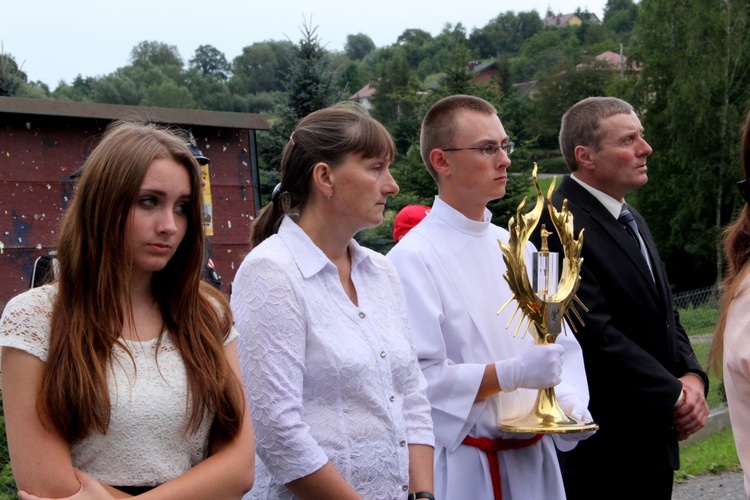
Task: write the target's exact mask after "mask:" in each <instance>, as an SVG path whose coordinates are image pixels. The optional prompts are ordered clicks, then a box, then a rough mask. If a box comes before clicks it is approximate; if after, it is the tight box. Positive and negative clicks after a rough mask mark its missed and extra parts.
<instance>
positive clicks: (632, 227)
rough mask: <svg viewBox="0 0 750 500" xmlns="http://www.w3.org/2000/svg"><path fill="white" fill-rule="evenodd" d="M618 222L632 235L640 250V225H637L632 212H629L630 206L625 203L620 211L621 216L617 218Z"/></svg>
mask: <svg viewBox="0 0 750 500" xmlns="http://www.w3.org/2000/svg"><path fill="white" fill-rule="evenodd" d="M617 222H619V223H620V224H622V225H623V226H625V229H627V231H628V234H629V235H630V237H631V238H633V240H635V244H636V245H638V248H639V249H640V248H641V242H640V240H639V239H638V225H637V224H636V223H635V217H633V214H631V213H630V210H628V206H627V205H626V204H624V203H623V205H622V209H621V210H620V216H619V217H618V218H617Z"/></svg>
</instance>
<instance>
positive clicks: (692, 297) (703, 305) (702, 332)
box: [674, 286, 721, 343]
mask: <svg viewBox="0 0 750 500" xmlns="http://www.w3.org/2000/svg"><path fill="white" fill-rule="evenodd" d="M720 299H721V287H720V286H711V287H706V288H699V289H697V290H692V291H690V292H683V293H679V294H676V295H675V296H674V306H675V308H676V309H677V311H678V312H679V313H680V323H682V326H683V327H685V330H686V331H687V332H688V335H689V336H690V338H691V341H692V342H694V343H696V342H697V343H701V342H706V341H710V336H711V334H712V333H713V331H714V327H715V326H716V320H717V319H718V317H719V301H720Z"/></svg>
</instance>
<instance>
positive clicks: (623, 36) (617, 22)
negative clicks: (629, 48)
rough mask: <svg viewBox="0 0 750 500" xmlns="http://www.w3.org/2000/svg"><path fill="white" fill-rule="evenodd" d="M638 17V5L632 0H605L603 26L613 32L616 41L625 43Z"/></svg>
mask: <svg viewBox="0 0 750 500" xmlns="http://www.w3.org/2000/svg"><path fill="white" fill-rule="evenodd" d="M637 18H638V5H636V3H635V2H634V1H633V0H607V5H606V6H605V7H604V20H603V23H602V25H603V27H604V28H606V29H608V30H610V31H612V33H614V34H615V36H616V38H617V41H620V42H623V43H627V42H628V39H629V37H630V33H631V32H632V31H633V27H634V26H635V21H636V19H637Z"/></svg>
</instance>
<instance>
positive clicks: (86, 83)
mask: <svg viewBox="0 0 750 500" xmlns="http://www.w3.org/2000/svg"><path fill="white" fill-rule="evenodd" d="M96 82H97V79H96V78H93V77H90V76H87V77H85V78H84V77H83V76H81V74H80V73H79V74H78V76H76V77H75V79H74V80H73V82H72V83H71V84H70V85H68V84H67V83H65V82H64V81H61V82H60V84H59V85H58V86H57V88H56V89H55V90H54V92H52V98H53V99H57V100H60V101H80V102H91V101H93V94H94V86H95V85H96Z"/></svg>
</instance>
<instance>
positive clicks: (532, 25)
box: [468, 10, 544, 58]
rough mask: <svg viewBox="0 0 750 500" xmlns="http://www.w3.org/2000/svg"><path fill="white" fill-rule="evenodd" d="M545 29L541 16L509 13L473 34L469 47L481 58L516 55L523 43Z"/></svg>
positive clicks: (533, 12)
mask: <svg viewBox="0 0 750 500" xmlns="http://www.w3.org/2000/svg"><path fill="white" fill-rule="evenodd" d="M543 28H544V23H543V22H542V19H541V18H540V17H539V14H538V13H537V12H536V11H535V10H533V11H531V12H519V13H518V14H515V13H513V12H512V11H508V12H506V13H504V14H499V15H498V16H497V17H495V18H494V19H492V20H490V22H489V23H487V25H486V26H484V27H483V28H478V29H475V30H474V31H472V32H471V35H470V36H469V41H468V47H469V49H471V50H475V51H476V52H477V53H478V55H479V57H481V58H487V57H497V56H498V54H510V55H516V54H518V53H519V52H520V50H521V46H522V45H523V43H524V42H525V41H526V40H528V39H529V38H531V37H532V36H534V35H535V34H536V33H537V32H539V31H541V30H542V29H543Z"/></svg>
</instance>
